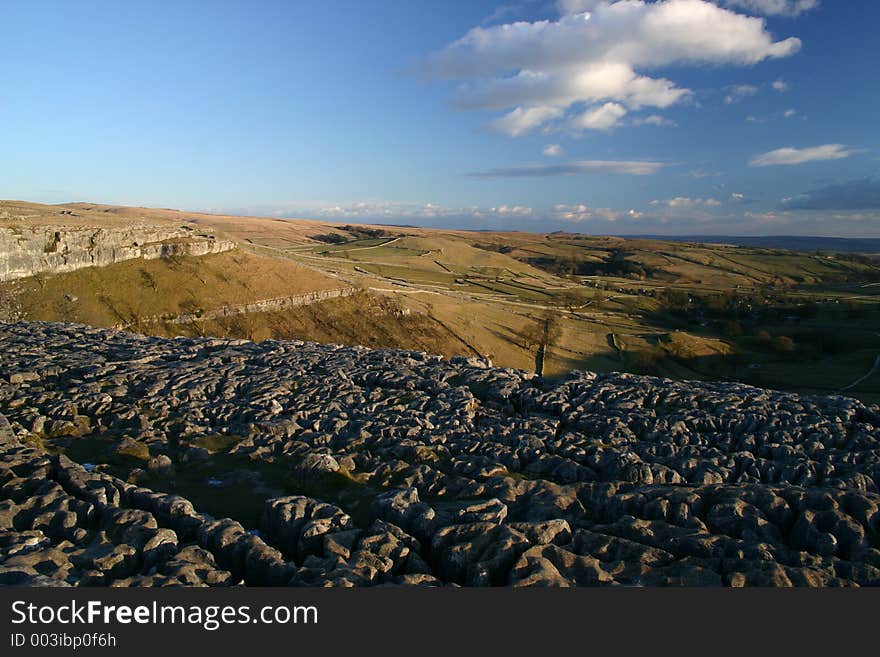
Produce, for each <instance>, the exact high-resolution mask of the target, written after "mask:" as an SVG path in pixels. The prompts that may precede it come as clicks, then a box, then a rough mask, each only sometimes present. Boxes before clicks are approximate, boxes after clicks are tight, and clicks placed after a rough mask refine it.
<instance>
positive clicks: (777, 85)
mask: <svg viewBox="0 0 880 657" xmlns="http://www.w3.org/2000/svg"><path fill="white" fill-rule="evenodd" d="M770 86H771V87H773V90H774V91H778V92H779V93H785V92H786V91H788V90H789V89H790V88H791V87H790V86H789V84H788V82H786V81H785V80H781V79H780V80H774V81H773V83H772V84H771V85H770Z"/></svg>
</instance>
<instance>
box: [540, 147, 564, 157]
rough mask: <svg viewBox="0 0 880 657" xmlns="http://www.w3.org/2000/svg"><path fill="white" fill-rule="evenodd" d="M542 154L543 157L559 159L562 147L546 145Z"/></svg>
mask: <svg viewBox="0 0 880 657" xmlns="http://www.w3.org/2000/svg"><path fill="white" fill-rule="evenodd" d="M543 153H544V156H545V157H559V156H560V155H562V146H560V145H559V144H547V146H545V147H544V151H543Z"/></svg>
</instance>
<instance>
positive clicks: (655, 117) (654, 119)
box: [632, 114, 678, 128]
mask: <svg viewBox="0 0 880 657" xmlns="http://www.w3.org/2000/svg"><path fill="white" fill-rule="evenodd" d="M632 123H633V125H653V126H657V127H668V128H675V127H677V126H678V124H677V123H676V122H675V121H673V120H671V119H667V118H666V117H664V116H660V115H659V114H651V115H649V116H644V117H639V118H637V119H633V122H632Z"/></svg>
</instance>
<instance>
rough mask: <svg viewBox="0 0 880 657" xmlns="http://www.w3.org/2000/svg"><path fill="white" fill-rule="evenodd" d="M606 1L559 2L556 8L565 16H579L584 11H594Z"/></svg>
mask: <svg viewBox="0 0 880 657" xmlns="http://www.w3.org/2000/svg"><path fill="white" fill-rule="evenodd" d="M605 1H606V0H559V1H558V2H557V3H556V6H557V7H558V8H559V12H560V13H561V14H562V15H563V16H564V15H565V14H579V13H581V12H584V11H593V10H594V9H595V8H596V7H598V6H599V5H601V4H604V3H605Z"/></svg>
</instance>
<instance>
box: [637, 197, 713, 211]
mask: <svg viewBox="0 0 880 657" xmlns="http://www.w3.org/2000/svg"><path fill="white" fill-rule="evenodd" d="M651 205H653V206H654V207H666V208H673V209H680V208H694V207H706V208H717V207H719V206H720V205H721V201H719V200H718V199H715V198H689V197H687V196H676V197H675V198H670V199H666V200H654V201H651Z"/></svg>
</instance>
